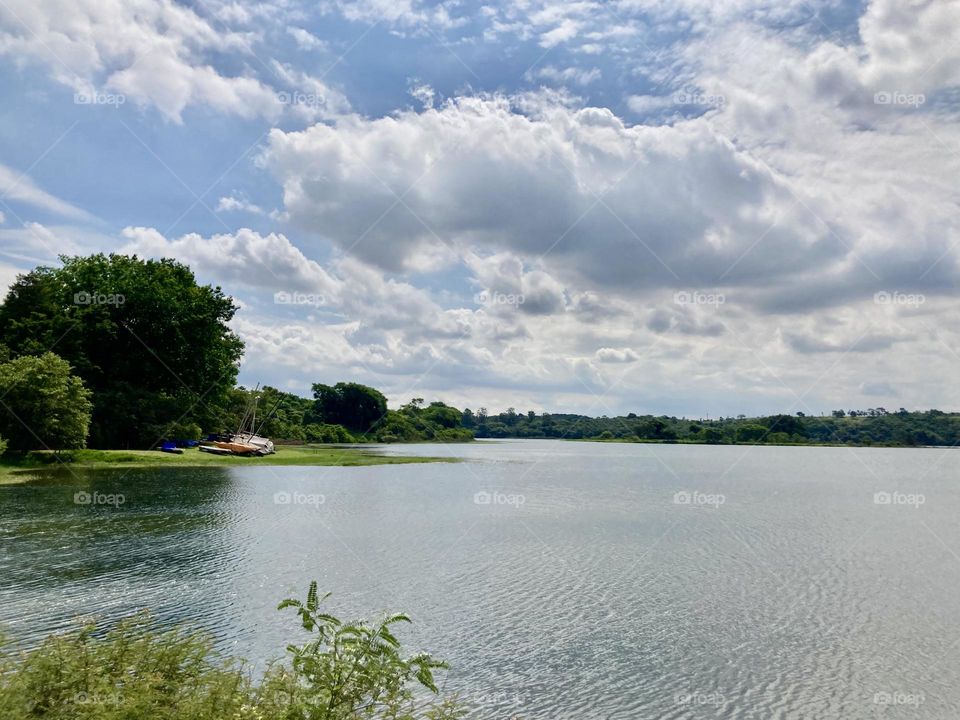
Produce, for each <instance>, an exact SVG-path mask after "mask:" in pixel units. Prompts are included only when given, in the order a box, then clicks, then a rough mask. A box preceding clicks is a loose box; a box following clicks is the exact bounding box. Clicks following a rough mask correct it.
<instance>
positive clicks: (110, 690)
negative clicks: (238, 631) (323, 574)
mask: <svg viewBox="0 0 960 720" xmlns="http://www.w3.org/2000/svg"><path fill="white" fill-rule="evenodd" d="M325 598H326V596H323V597H322V598H321V597H320V596H319V595H318V593H317V585H316V583H311V585H310V589H309V591H308V593H307V599H306V601H305V602H302V603H301V602H300V601H298V600H285V601H284V602H283V603H281V605H280V608H281V609H283V608H288V607H293V608H296V610H297V614H298V615H299V617H300V624H301V626H302V627H303V628H304V629H305V630H307V631H308V632H309V633H310V634H311V635H312V639H311V641H310V642H308V643H306V644H304V645H299V646H297V645H291V646H289V647H288V648H287V651H288V653H289V656H290V659H289V663H276V664H273V665H272V666H270V668H269V669H268V670H267V671H266V672H265V673H264V675H263V677H262V679H261V681H260V682H259V683H254V682H252V680H251V679H250V677H249V673H248V671H247V666H245V665H244V664H242V663H237V662H234V661H231V660H229V659H227V658H224V657H223V656H221V655H219V654H218V653H217V652H216V651H215V650H214V649H213V646H212V642H211V640H210V638H209V637H208V636H206V635H204V634H202V633H198V632H194V631H188V630H185V629H183V628H180V629H175V630H167V631H161V630H159V629H158V628H157V626H156V625H155V624H154V622H153V621H152V620H151V619H150V618H149V617H148V616H146V615H143V614H141V615H138V616H135V617H133V618H130V619H128V620H125V621H122V622H121V623H119V624H118V625H117V626H116V627H114V628H113V629H112V630H110V631H108V632H106V633H100V632H99V631H98V630H97V628H96V626H95V625H93V624H88V625H85V626H83V627H82V628H81V629H80V630H78V631H76V632H72V633H68V634H65V635H61V636H55V637H51V638H48V639H47V640H46V641H45V642H44V643H43V644H42V645H41V646H40V647H39V648H37V649H36V650H33V651H30V652H28V653H25V654H23V655H21V656H18V657H17V658H16V659H13V658H11V657H0V717H3V718H4V720H28V719H30V718H38V717H43V718H49V720H360V719H361V718H363V719H364V720H387V718H390V719H391V720H394V719H400V718H403V719H405V720H420V719H422V720H455V719H456V718H461V717H463V715H464V712H463V710H462V709H461V708H460V707H459V706H458V705H456V704H455V703H454V702H452V701H450V700H435V699H428V700H425V699H424V698H422V697H420V696H419V695H418V696H417V697H416V699H415V697H414V692H415V690H416V689H417V688H418V687H422V688H425V689H427V690H429V691H430V692H431V693H434V694H436V693H437V686H436V682H435V680H434V677H433V672H434V670H436V669H438V668H445V667H446V665H445V664H444V663H442V662H439V661H437V660H434V659H433V658H432V657H431V656H430V655H428V654H426V653H419V654H416V655H413V656H411V657H404V656H403V655H402V654H401V652H400V642H399V641H398V640H397V639H396V637H395V636H394V634H393V628H394V626H395V625H397V624H398V623H403V622H409V619H408V618H407V617H406V616H405V615H393V616H390V617H387V618H385V619H384V620H382V621H380V622H377V623H372V624H368V623H366V622H364V621H358V622H353V623H344V622H341V621H340V620H339V619H337V618H335V617H333V616H332V615H328V614H326V613H323V612H321V611H320V604H321V602H322V601H323V600H324V599H325Z"/></svg>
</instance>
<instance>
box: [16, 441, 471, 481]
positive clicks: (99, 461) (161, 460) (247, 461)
mask: <svg viewBox="0 0 960 720" xmlns="http://www.w3.org/2000/svg"><path fill="white" fill-rule="evenodd" d="M457 461H458V459H457V458H452V457H432V456H431V457H421V456H399V455H383V454H380V453H378V452H377V451H376V450H374V449H371V448H363V447H356V446H329V445H281V446H280V447H279V448H278V449H277V452H276V453H275V454H273V455H267V456H266V457H237V456H233V455H212V454H210V453H202V452H200V451H199V450H197V449H196V448H191V449H188V450H184V451H183V455H173V454H171V453H164V452H160V451H158V450H74V451H72V452H70V453H68V454H63V455H61V456H60V458H59V460H58V458H56V457H55V456H54V454H53V453H52V452H32V453H30V454H28V455H26V456H23V457H0V484H11V483H19V482H26V481H27V480H29V479H30V478H31V477H35V476H36V474H37V473H40V472H44V471H47V470H55V469H57V468H58V467H61V463H63V464H66V465H68V466H69V467H70V468H107V467H116V466H122V467H207V466H229V467H247V466H251V465H317V466H330V465H335V466H357V465H405V464H409V463H424V462H457Z"/></svg>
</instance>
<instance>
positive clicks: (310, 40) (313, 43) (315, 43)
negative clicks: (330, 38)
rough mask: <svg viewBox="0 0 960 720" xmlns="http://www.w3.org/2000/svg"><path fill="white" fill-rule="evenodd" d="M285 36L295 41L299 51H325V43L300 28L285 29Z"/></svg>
mask: <svg viewBox="0 0 960 720" xmlns="http://www.w3.org/2000/svg"><path fill="white" fill-rule="evenodd" d="M287 34H288V35H290V37H292V38H293V39H294V41H296V43H297V47H299V48H300V49H301V50H321V49H326V47H327V43H326V42H325V41H323V40H321V39H320V38H318V37H317V36H316V35H314V34H313V33H311V32H310V31H309V30H304V29H303V28H301V27H295V26H290V27H288V28H287Z"/></svg>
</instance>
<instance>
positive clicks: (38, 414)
mask: <svg viewBox="0 0 960 720" xmlns="http://www.w3.org/2000/svg"><path fill="white" fill-rule="evenodd" d="M92 409H93V405H92V403H91V402H90V391H89V390H88V389H87V388H85V387H84V385H83V381H82V380H81V379H80V378H78V377H77V376H76V375H73V374H72V373H71V372H70V364H69V363H68V362H67V361H66V360H64V359H63V358H61V357H58V356H57V355H54V354H53V353H50V352H48V353H44V354H43V355H39V356H36V355H24V356H22V357H18V358H16V359H14V360H11V361H10V362H6V363H2V364H0V434H2V435H3V437H4V438H6V439H7V440H8V441H9V448H10V450H12V451H14V452H26V451H27V450H72V449H75V448H82V447H83V446H84V444H85V443H86V440H87V432H88V430H89V428H90V413H91V410H92Z"/></svg>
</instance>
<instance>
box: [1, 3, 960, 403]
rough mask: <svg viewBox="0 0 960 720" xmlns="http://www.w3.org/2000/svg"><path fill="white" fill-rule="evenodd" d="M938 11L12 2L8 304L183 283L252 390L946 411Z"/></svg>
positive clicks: (952, 16) (959, 92)
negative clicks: (222, 294) (73, 276)
mask: <svg viewBox="0 0 960 720" xmlns="http://www.w3.org/2000/svg"><path fill="white" fill-rule="evenodd" d="M958 27H960V0H870V1H868V2H839V1H833V0H776V1H775V2H771V1H767V0H611V1H599V0H571V1H568V2H557V1H556V0H519V1H514V2H503V3H500V2H493V1H491V2H486V3H475V2H469V1H467V0H446V1H441V2H435V1H432V2H420V1H419V0H359V1H356V2H347V1H345V0H344V1H340V0H324V1H321V2H316V0H314V1H312V2H300V1H299V0H263V1H262V2H249V3H240V2H223V1H222V0H197V1H195V2H173V1H172V0H72V1H71V2H62V1H59V0H3V1H2V2H0V97H2V100H3V101H2V103H0V287H6V286H8V285H9V283H10V282H12V281H13V279H14V278H15V277H16V275H17V273H18V272H23V271H26V270H29V269H30V268H32V267H34V266H36V265H39V264H47V265H51V264H56V262H57V256H58V255H59V254H61V253H66V254H87V253H93V252H123V253H130V254H133V253H135V254H137V255H139V256H141V257H174V258H176V259H178V260H180V261H182V262H185V263H187V264H188V265H190V267H191V268H192V269H193V270H194V271H195V273H196V274H197V277H198V279H199V280H201V281H202V282H204V283H213V284H219V285H221V286H222V287H223V288H224V290H225V291H226V292H228V293H229V294H230V295H232V296H233V297H234V298H236V300H237V303H238V305H239V306H240V309H239V311H238V312H237V314H236V317H235V318H234V320H233V321H232V322H231V326H232V328H233V329H234V330H235V331H236V332H237V333H238V334H239V335H240V336H241V337H242V338H243V340H244V341H245V343H246V354H245V357H244V361H243V365H242V369H241V373H240V381H241V382H243V383H245V384H248V385H254V384H256V383H258V382H259V383H261V384H270V385H274V386H276V387H279V388H282V389H286V390H289V391H292V392H297V393H300V394H304V395H307V394H308V393H309V388H310V385H311V383H314V382H323V383H334V382H337V381H340V380H350V381H358V382H363V383H367V384H370V385H373V386H375V387H378V388H380V389H382V390H383V391H384V392H385V394H386V395H387V396H388V398H389V399H390V400H391V402H392V403H393V404H396V403H400V402H405V401H407V400H409V399H410V398H412V397H424V398H427V399H428V400H433V399H442V400H444V401H446V402H448V403H451V404H454V405H457V406H459V407H464V406H467V407H472V408H474V409H477V408H479V407H481V406H482V407H487V408H489V409H490V411H492V412H498V411H501V410H504V409H506V408H507V407H509V406H512V407H515V408H517V409H518V410H520V411H527V410H530V409H533V410H536V411H543V410H547V411H553V412H580V413H586V414H590V415H616V414H620V413H627V412H636V413H639V414H645V413H653V414H668V415H685V416H689V417H717V416H721V415H736V414H741V413H743V414H747V415H752V414H762V413H773V412H791V413H792V412H798V411H799V412H804V413H806V414H819V413H821V412H827V413H828V412H829V411H830V410H831V409H834V408H846V409H850V408H858V409H859V408H869V407H885V408H887V409H888V410H892V409H896V408H899V407H906V408H908V409H926V408H931V407H937V408H940V409H944V410H958V409H960V383H957V382H956V380H957V378H958V367H960V316H958V313H957V300H958V295H960V283H958V280H960V264H958V259H960V247H958V241H960V207H958V202H960V185H958V180H957V179H958V178H960V131H958V124H957V120H958V118H960V112H958V111H960V43H957V42H956V30H957V28H958Z"/></svg>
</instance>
